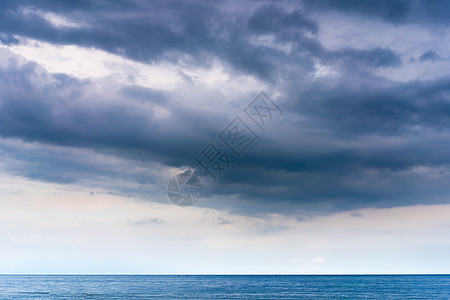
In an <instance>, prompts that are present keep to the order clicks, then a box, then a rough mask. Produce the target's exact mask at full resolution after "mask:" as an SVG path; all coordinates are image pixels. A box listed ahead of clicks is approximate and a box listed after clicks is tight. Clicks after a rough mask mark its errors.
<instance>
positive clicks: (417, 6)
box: [304, 0, 450, 23]
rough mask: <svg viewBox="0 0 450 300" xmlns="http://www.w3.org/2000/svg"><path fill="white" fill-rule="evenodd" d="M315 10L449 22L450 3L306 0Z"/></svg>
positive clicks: (438, 0)
mask: <svg viewBox="0 0 450 300" xmlns="http://www.w3.org/2000/svg"><path fill="white" fill-rule="evenodd" d="M304 3H305V6H306V7H307V8H309V9H313V10H336V11H341V12H345V13H351V14H361V15H364V16H369V17H380V18H382V19H384V20H386V21H388V22H393V23H413V22H427V23H442V22H444V23H448V14H449V13H450V4H449V2H448V1H446V0H433V1H428V0H365V1H358V0H340V1H333V0H305V1H304Z"/></svg>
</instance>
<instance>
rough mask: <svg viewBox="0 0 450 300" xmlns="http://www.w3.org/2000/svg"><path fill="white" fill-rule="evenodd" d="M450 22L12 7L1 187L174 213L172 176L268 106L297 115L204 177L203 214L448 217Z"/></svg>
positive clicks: (137, 6)
mask: <svg viewBox="0 0 450 300" xmlns="http://www.w3.org/2000/svg"><path fill="white" fill-rule="evenodd" d="M449 14H450V3H449V2H448V1H439V0H436V1H425V0H414V1H406V0H392V1H384V0H378V1H375V0H374V1H372V0H367V1H357V0H342V1H327V0H317V1H313V0H311V1H309V0H304V1H297V2H294V1H221V2H215V1H140V0H121V1H112V2H108V1H89V0H83V1H56V0H42V1H12V0H11V1H8V0H6V1H1V3H0V42H1V44H0V155H1V156H0V171H1V174H2V176H3V177H4V178H7V177H8V178H9V177H11V178H16V180H18V181H23V182H27V183H28V182H36V183H47V184H56V185H58V186H61V187H64V188H66V189H71V190H77V189H81V190H86V191H88V192H90V195H89V196H90V197H91V198H95V197H97V196H99V195H100V196H101V195H103V196H107V195H111V196H114V197H116V196H118V197H127V198H129V199H131V200H132V201H141V202H151V203H159V204H168V203H169V201H168V199H167V194H166V189H167V183H168V181H169V180H170V178H171V177H172V176H173V175H175V174H177V173H179V172H182V171H184V170H186V169H189V168H194V167H195V161H194V160H193V156H195V155H196V154H198V152H199V151H200V150H201V149H202V148H203V147H204V146H205V145H206V144H207V143H208V142H209V141H210V140H212V139H215V140H217V141H218V138H217V136H218V134H219V133H220V132H221V131H222V130H223V129H224V128H225V127H226V126H227V125H228V124H229V122H231V120H233V119H234V118H235V117H237V116H243V114H242V111H243V109H244V108H245V107H246V106H247V105H248V104H249V103H250V102H251V101H252V100H253V99H254V98H255V97H256V96H257V95H258V94H259V93H260V92H261V91H264V92H265V93H266V94H267V95H268V96H269V97H270V98H271V99H272V100H273V101H274V102H275V103H277V105H279V106H280V107H281V109H282V110H283V115H282V117H280V118H277V119H274V121H273V122H272V123H271V124H270V126H268V130H267V131H266V132H263V131H261V130H260V129H259V128H258V127H256V126H254V124H251V123H250V121H249V123H248V124H249V125H252V126H253V127H252V128H253V129H254V130H255V133H256V134H258V136H259V138H258V139H257V140H256V141H255V142H254V143H253V144H252V145H251V146H250V147H249V148H248V150H247V151H246V152H245V153H244V155H243V156H242V158H240V159H237V160H236V162H235V163H233V164H232V165H230V169H229V170H228V171H227V172H225V173H224V175H223V176H221V177H220V178H219V179H218V180H217V181H216V182H214V183H212V182H211V181H208V178H206V177H205V178H202V183H203V187H204V190H203V195H202V198H201V199H200V201H199V202H198V203H197V204H196V206H197V207H200V208H204V209H214V210H217V211H222V212H227V213H230V214H237V215H239V216H248V217H263V218H264V216H268V215H272V214H277V215H280V216H284V217H287V218H294V220H296V221H298V222H302V221H305V220H311V218H314V217H318V216H328V215H332V214H335V213H343V212H351V211H355V210H359V209H370V208H394V207H407V206H414V205H437V204H449V203H450V200H449V197H448V195H449V194H450V184H449V182H450V151H449V149H450V98H449V95H450V76H449V71H448V70H449V68H450V56H449V49H450V39H449V38H450V30H449V22H450V21H449V20H450V19H449V18H448V15H449ZM247 121H248V120H247ZM20 190H21V189H19V188H16V189H15V188H14V186H13V187H12V188H11V191H9V192H8V193H10V192H11V193H20ZM131 200H130V201H131ZM187 209H189V208H187ZM357 216H358V214H355V215H353V217H357ZM164 222H166V221H165V220H164V218H162V217H160V216H153V217H151V218H148V219H139V220H134V221H130V224H135V225H136V224H138V225H145V224H156V225H158V226H163V225H164V224H165V223H164ZM217 222H218V223H220V224H221V225H224V226H225V225H230V224H233V221H232V220H228V219H224V218H222V219H218V221H217ZM156 225H155V226H156ZM284 226H285V224H279V226H278V225H277V226H275V227H276V228H272V229H270V230H275V231H276V230H282V228H283V227H284ZM261 230H263V231H264V230H265V229H261ZM267 230H269V229H267Z"/></svg>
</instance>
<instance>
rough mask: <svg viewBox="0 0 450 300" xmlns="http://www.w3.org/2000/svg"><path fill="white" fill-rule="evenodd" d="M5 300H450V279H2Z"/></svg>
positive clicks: (0, 289)
mask: <svg viewBox="0 0 450 300" xmlns="http://www.w3.org/2000/svg"><path fill="white" fill-rule="evenodd" d="M0 299H450V275H336V276H335V275H298V276H297V275H217V276H216V275H189V276H185V275H183V276H177V275H0Z"/></svg>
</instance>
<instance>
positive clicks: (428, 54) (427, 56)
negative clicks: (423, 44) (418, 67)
mask: <svg viewBox="0 0 450 300" xmlns="http://www.w3.org/2000/svg"><path fill="white" fill-rule="evenodd" d="M439 58H440V57H439V55H437V54H436V52H434V51H433V50H428V51H425V52H424V53H422V55H421V56H420V57H419V60H420V61H427V60H431V61H435V60H438V59H439Z"/></svg>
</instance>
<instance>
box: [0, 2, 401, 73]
mask: <svg viewBox="0 0 450 300" xmlns="http://www.w3.org/2000/svg"><path fill="white" fill-rule="evenodd" d="M64 3H65V2H64ZM40 11H50V12H55V13H58V14H60V15H62V16H64V17H65V18H67V19H68V20H71V21H73V22H77V23H80V27H57V26H55V25H53V24H52V23H51V22H50V21H48V20H47V19H45V18H44V17H43V16H42V15H41V14H40ZM318 28H319V27H318V24H316V23H315V22H314V21H313V20H312V19H310V18H309V17H307V16H305V15H304V13H303V12H302V11H301V10H300V9H295V10H292V11H287V10H286V9H285V8H283V6H280V5H276V4H272V5H267V6H264V5H263V6H261V7H259V8H257V9H256V10H255V11H254V12H249V16H248V17H247V18H245V17H242V16H239V15H233V14H231V13H223V12H221V11H220V8H219V7H218V6H217V5H216V6H215V5H213V4H212V3H207V2H190V1H187V2H182V1H180V2H171V1H162V2H161V1H152V2H145V1H117V2H114V4H108V5H107V4H106V3H103V2H89V1H86V2H85V3H84V4H83V3H81V4H77V5H75V4H70V3H68V4H67V6H65V4H63V3H59V4H55V3H53V2H52V1H50V2H48V1H37V2H34V1H33V2H31V1H30V2H27V1H25V2H20V1H19V2H7V4H5V8H4V9H3V10H1V11H0V37H1V38H2V41H3V42H4V43H6V44H12V43H17V42H18V40H17V39H16V38H15V37H14V36H21V37H28V38H33V39H39V40H44V41H47V42H51V43H56V44H65V45H70V44H73V45H79V46H85V47H95V48H98V49H102V50H105V51H108V52H110V53H114V54H118V55H123V56H126V57H128V58H130V59H133V60H137V61H142V62H152V61H157V60H169V61H176V60H178V59H179V57H180V56H181V55H184V54H188V55H191V56H192V57H193V58H194V59H195V60H196V61H195V63H196V64H199V65H202V64H206V65H207V64H209V62H210V60H211V59H212V58H214V57H219V58H220V59H222V60H223V61H224V62H226V63H228V64H230V65H231V66H232V67H233V68H234V69H235V70H236V71H237V72H244V73H248V74H252V75H255V76H258V77H260V78H262V79H266V80H277V78H278V77H279V74H280V73H281V72H282V70H280V65H281V66H282V65H283V64H291V63H293V60H295V61H296V62H295V63H296V64H298V63H299V62H300V61H303V65H304V66H307V65H308V64H311V58H312V57H316V58H320V59H325V60H328V61H330V60H331V61H332V60H334V59H341V58H345V57H348V56H353V59H355V60H360V61H362V62H363V63H367V65H368V66H372V67H383V66H396V65H398V64H399V59H398V57H397V56H396V54H395V53H393V52H392V50H390V49H388V48H386V49H385V48H375V49H369V50H352V49H346V50H343V51H338V52H329V51H326V50H325V49H323V47H322V46H321V45H320V44H319V43H318V42H317V41H316V39H315V38H314V36H313V37H311V36H310V34H313V35H315V34H316V33H317V31H318ZM264 34H271V35H273V36H274V37H275V39H276V41H278V42H279V43H281V44H285V43H294V49H293V53H285V52H283V51H280V50H278V49H277V48H274V47H269V46H266V45H262V44H255V43H252V42H250V40H251V39H252V37H257V36H260V35H264ZM305 53H307V55H306V56H305V55H304V54H305Z"/></svg>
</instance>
